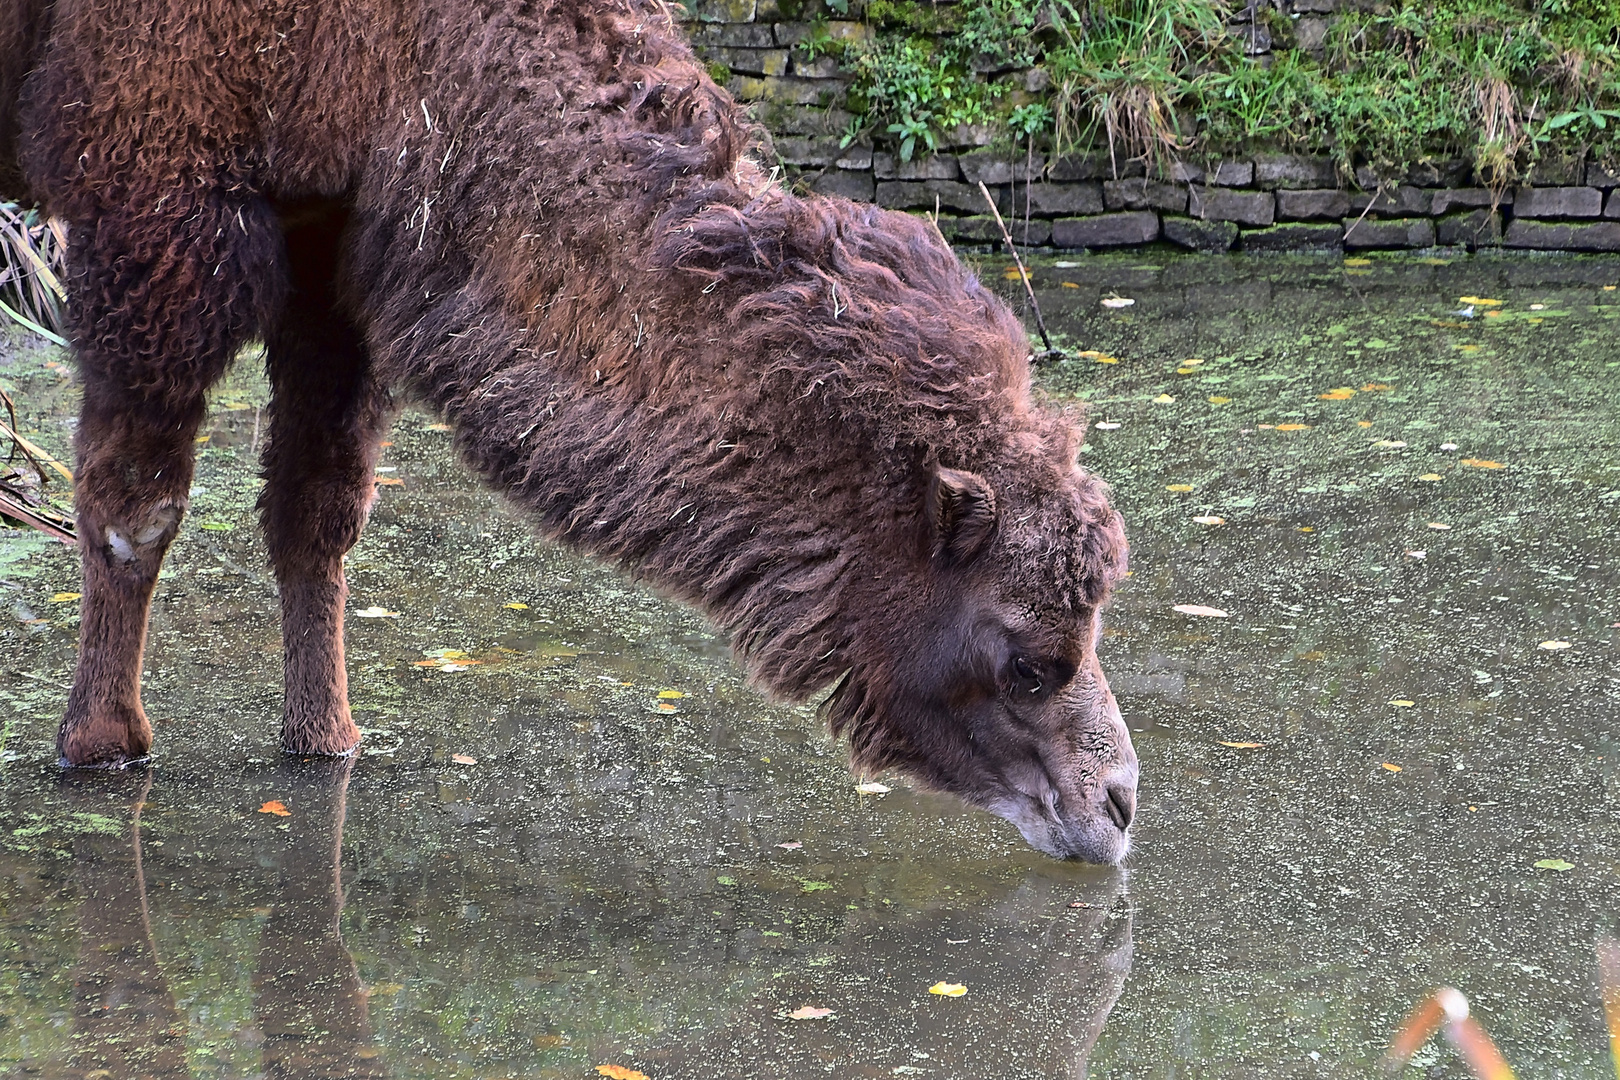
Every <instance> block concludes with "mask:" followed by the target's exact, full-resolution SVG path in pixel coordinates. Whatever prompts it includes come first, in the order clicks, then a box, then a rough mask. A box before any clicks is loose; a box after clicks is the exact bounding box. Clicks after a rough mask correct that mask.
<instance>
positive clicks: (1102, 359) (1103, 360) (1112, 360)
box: [1097, 356, 1119, 364]
mask: <svg viewBox="0 0 1620 1080" xmlns="http://www.w3.org/2000/svg"><path fill="white" fill-rule="evenodd" d="M1097 363H1099V364H1117V363H1119V357H1117V356H1099V357H1097Z"/></svg>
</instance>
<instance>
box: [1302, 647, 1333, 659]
mask: <svg viewBox="0 0 1620 1080" xmlns="http://www.w3.org/2000/svg"><path fill="white" fill-rule="evenodd" d="M1299 658H1300V659H1301V660H1326V659H1327V653H1325V652H1323V651H1322V650H1321V649H1312V650H1310V651H1309V652H1302V653H1300V654H1299Z"/></svg>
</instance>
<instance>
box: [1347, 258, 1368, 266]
mask: <svg viewBox="0 0 1620 1080" xmlns="http://www.w3.org/2000/svg"><path fill="white" fill-rule="evenodd" d="M1344 265H1346V266H1351V267H1362V266H1371V265H1372V260H1371V259H1346V260H1344Z"/></svg>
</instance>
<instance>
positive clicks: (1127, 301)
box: [1102, 296, 1136, 311]
mask: <svg viewBox="0 0 1620 1080" xmlns="http://www.w3.org/2000/svg"><path fill="white" fill-rule="evenodd" d="M1134 303H1136V301H1135V300H1132V299H1131V298H1130V297H1128V296H1105V297H1103V300H1102V306H1103V307H1105V308H1113V309H1115V310H1116V311H1117V310H1118V309H1120V308H1128V307H1130V306H1131V305H1132V304H1134Z"/></svg>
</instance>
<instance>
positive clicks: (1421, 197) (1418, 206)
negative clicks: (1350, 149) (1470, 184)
mask: <svg viewBox="0 0 1620 1080" xmlns="http://www.w3.org/2000/svg"><path fill="white" fill-rule="evenodd" d="M1348 198H1349V200H1350V209H1351V210H1352V211H1354V212H1355V213H1358V214H1359V213H1361V212H1362V211H1363V210H1366V211H1367V212H1368V213H1372V214H1383V215H1384V216H1385V217H1418V216H1423V215H1427V214H1428V213H1429V211H1430V208H1431V207H1432V206H1433V205H1434V192H1432V191H1430V190H1428V189H1427V188H1420V187H1413V186H1412V185H1411V184H1402V185H1400V186H1399V187H1397V188H1396V189H1395V190H1394V191H1388V190H1386V191H1381V192H1378V193H1377V195H1376V196H1374V195H1371V194H1368V193H1367V192H1364V191H1361V192H1354V193H1351V194H1350V195H1349V196H1348ZM1369 202H1370V203H1372V207H1371V208H1370V209H1369V208H1368V206H1367V204H1368V203H1369Z"/></svg>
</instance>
